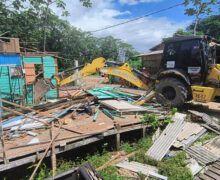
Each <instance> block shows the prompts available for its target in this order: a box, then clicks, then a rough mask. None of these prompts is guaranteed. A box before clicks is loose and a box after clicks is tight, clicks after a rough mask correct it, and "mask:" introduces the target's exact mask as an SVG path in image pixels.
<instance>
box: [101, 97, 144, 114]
mask: <svg viewBox="0 0 220 180" xmlns="http://www.w3.org/2000/svg"><path fill="white" fill-rule="evenodd" d="M99 102H100V103H101V104H103V105H105V106H106V107H108V108H111V109H114V110H116V111H118V112H136V111H148V109H147V108H144V107H141V106H137V105H132V104H130V103H128V102H127V101H123V100H119V101H118V100H102V101H99Z"/></svg>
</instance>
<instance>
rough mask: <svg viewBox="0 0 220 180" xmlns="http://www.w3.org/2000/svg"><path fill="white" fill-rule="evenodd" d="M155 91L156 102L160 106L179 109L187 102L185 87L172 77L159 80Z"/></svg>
mask: <svg viewBox="0 0 220 180" xmlns="http://www.w3.org/2000/svg"><path fill="white" fill-rule="evenodd" d="M155 91H156V99H157V102H158V103H160V104H162V105H168V106H172V107H180V106H182V105H183V104H184V103H185V102H186V101H187V94H188V88H187V86H186V85H185V83H184V82H183V81H181V80H179V79H177V78H174V77H166V78H163V79H161V80H160V81H159V83H158V84H157V85H156V88H155Z"/></svg>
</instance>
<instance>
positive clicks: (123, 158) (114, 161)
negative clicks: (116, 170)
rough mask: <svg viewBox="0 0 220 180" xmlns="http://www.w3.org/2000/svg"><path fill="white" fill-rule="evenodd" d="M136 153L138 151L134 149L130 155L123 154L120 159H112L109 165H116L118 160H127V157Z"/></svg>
mask: <svg viewBox="0 0 220 180" xmlns="http://www.w3.org/2000/svg"><path fill="white" fill-rule="evenodd" d="M135 153H137V151H134V152H132V153H130V154H128V155H125V156H122V157H120V158H118V159H115V160H113V161H111V162H110V163H109V165H115V164H117V163H118V162H121V161H123V160H125V159H127V158H129V157H131V156H133V155H134V154H135Z"/></svg>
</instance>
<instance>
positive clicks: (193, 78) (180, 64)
mask: <svg viewBox="0 0 220 180" xmlns="http://www.w3.org/2000/svg"><path fill="white" fill-rule="evenodd" d="M210 41H211V39H210V38H209V37H207V36H183V37H174V38H170V39H168V40H167V41H165V47H164V53H163V57H162V61H161V68H162V71H164V70H172V69H175V70H177V71H179V72H181V73H182V74H184V76H187V77H188V78H189V80H190V82H191V84H201V83H203V82H205V80H206V75H207V73H208V64H209V63H212V64H213V63H215V62H214V60H213V58H210V46H209V43H210ZM210 59H211V61H212V62H210V61H209V60H210Z"/></svg>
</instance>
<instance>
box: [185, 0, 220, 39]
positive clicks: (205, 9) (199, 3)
mask: <svg viewBox="0 0 220 180" xmlns="http://www.w3.org/2000/svg"><path fill="white" fill-rule="evenodd" d="M217 3H218V4H219V2H218V0H185V6H189V5H191V6H192V7H189V8H186V10H185V14H187V15H189V16H195V23H194V28H193V34H194V35H196V29H197V24H198V20H199V17H200V15H202V14H206V15H209V14H210V13H211V12H213V8H212V6H213V5H216V4H217Z"/></svg>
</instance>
